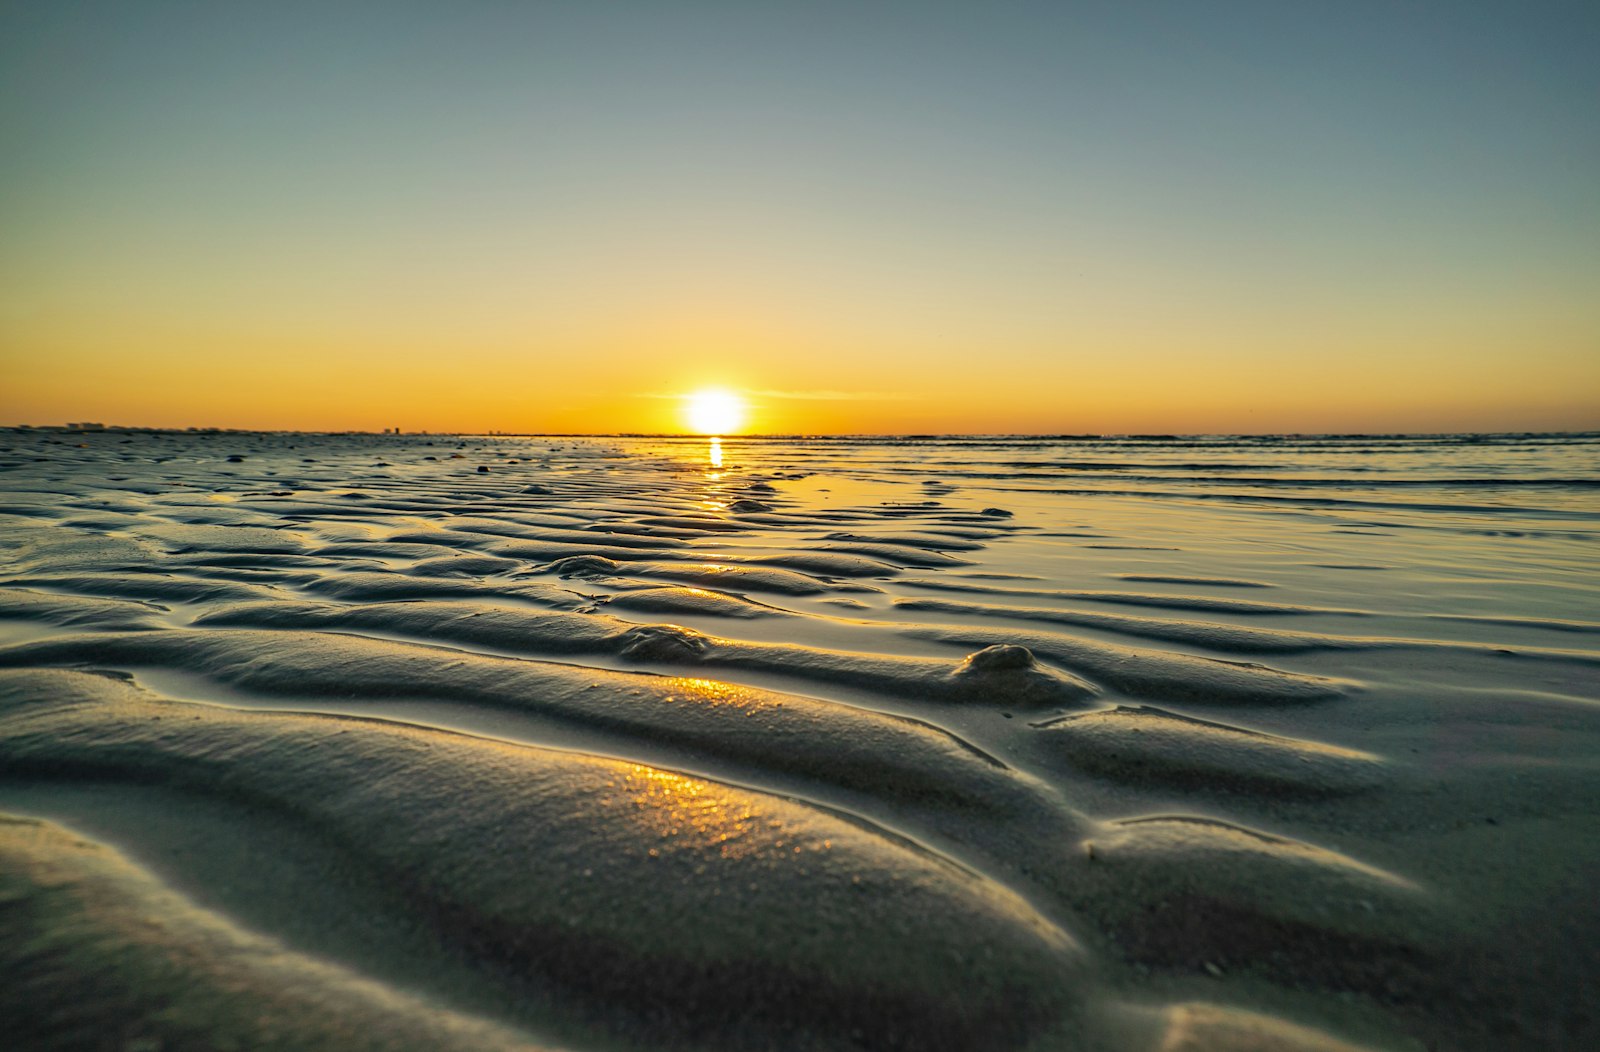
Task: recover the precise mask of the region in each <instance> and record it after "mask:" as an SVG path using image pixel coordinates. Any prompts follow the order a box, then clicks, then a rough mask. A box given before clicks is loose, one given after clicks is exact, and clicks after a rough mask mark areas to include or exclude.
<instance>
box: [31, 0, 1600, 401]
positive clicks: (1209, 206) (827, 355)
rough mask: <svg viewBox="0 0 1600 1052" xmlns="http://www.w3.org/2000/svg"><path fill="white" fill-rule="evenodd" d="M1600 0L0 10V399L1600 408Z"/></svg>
mask: <svg viewBox="0 0 1600 1052" xmlns="http://www.w3.org/2000/svg"><path fill="white" fill-rule="evenodd" d="M1597 55H1600V5H1597V4H1595V3H1593V0H1586V2H1581V3H1570V4H1553V3H1514V2H1510V0H1506V2H1499V3H1474V2H1470V0H1452V2H1441V3H1410V2H1404V0H1387V2H1382V3H1363V2H1356V0H1343V2H1326V3H1312V2H1298V0H1268V2H1261V3H1227V2H1219V3H1199V2H1192V0H1184V2H1171V3H1139V2H1107V3H1070V2H1067V0H1059V2H1055V3H1037V4H1020V3H983V4H977V3H967V4H948V5H946V4H938V3H926V2H925V3H877V4H872V3H862V2H853V3H837V4H834V3H761V2H748V0H747V2H743V3H736V2H727V3H687V2H680V3H673V2H670V0H657V2H651V3H637V4H627V3H603V2H597V0H591V2H583V3H570V4H567V3H545V4H535V3H467V2H463V3H452V4H448V5H447V4H418V5H411V4H406V3H401V2H388V3H381V4H372V5H363V4H358V3H348V2H346V3H318V4H300V3H270V4H267V3H257V4H245V3H223V2H205V3H162V2H156V0H141V2H139V3H122V2H117V3H111V2H103V3H72V2H67V0H53V2H50V3H17V2H0V373H3V378H0V423H18V422H23V423H35V424H40V423H56V422H61V421H64V420H85V419H94V420H103V421H106V422H119V423H128V424H148V425H190V424H194V425H214V426H223V427H272V428H332V429H342V428H372V429H375V428H380V427H389V426H400V427H404V428H406V429H420V428H426V429H430V430H458V429H459V430H485V429H500V430H533V431H599V432H607V431H617V430H627V431H659V430H675V429H679V428H680V427H681V426H682V419H681V416H682V414H681V408H682V407H681V404H680V402H679V401H678V400H676V399H674V398H672V397H663V396H670V395H674V394H677V393H681V392H686V391H691V390H694V389H696V388H699V387H703V386H709V385H716V386H722V387H728V388H734V389H738V390H742V391H745V392H749V394H748V395H747V398H748V400H749V402H750V403H751V404H752V406H753V416H752V420H751V424H752V428H753V429H754V430H758V431H771V432H786V431H819V432H840V431H844V432H850V431H886V432H897V431H983V432H993V431H1005V432H1084V431H1090V432H1121V431H1212V432H1215V431H1226V432H1234V431H1246V432H1248V431H1324V430H1337V431H1348V430H1477V429H1482V430H1499V429H1579V428H1600V61H1597V60H1596V56H1597Z"/></svg>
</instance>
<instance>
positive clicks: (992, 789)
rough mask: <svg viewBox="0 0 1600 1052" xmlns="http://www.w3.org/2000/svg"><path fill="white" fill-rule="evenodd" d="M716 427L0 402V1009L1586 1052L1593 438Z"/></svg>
mask: <svg viewBox="0 0 1600 1052" xmlns="http://www.w3.org/2000/svg"><path fill="white" fill-rule="evenodd" d="M720 452H721V454H722V456H723V458H724V460H723V463H722V465H721V466H719V467H713V466H712V465H711V464H710V463H709V462H708V461H707V450H706V447H705V445H704V443H703V442H691V441H687V440H685V441H670V440H653V439H584V440H578V439H552V438H510V437H502V438H459V437H437V436H436V437H425V436H371V435H347V436H315V435H298V434H221V433H204V432H199V433H153V432H118V431H106V432H95V433H83V434H73V433H64V432H45V431H32V432H29V431H9V432H3V433H0V484H3V487H4V494H3V498H4V499H3V501H0V503H3V508H0V525H3V532H0V980H3V981H0V1033H4V1034H5V1035H6V1037H7V1039H8V1041H9V1044H8V1045H7V1047H15V1048H18V1049H62V1050H66V1049H107V1050H113V1049H114V1050H117V1052H128V1050H157V1049H159V1050H163V1052H170V1050H175V1049H176V1050H189V1049H194V1050H201V1049H240V1050H245V1049H257V1048H260V1049H285V1050H289V1049H330V1050H332V1049H352V1050H361V1049H395V1050H400V1049H419V1050H420V1049H455V1048H461V1049H469V1048H470V1049H552V1050H554V1049H570V1050H596V1052H599V1050H611V1049H661V1050H679V1049H682V1050H688V1049H713V1050H743V1049H769V1048H770V1049H818V1050H832V1049H984V1050H991V1049H992V1050H1002V1049H1037V1050H1084V1052H1119V1050H1124V1049H1126V1050H1133V1052H1144V1050H1148V1052H1204V1050H1210V1052H1250V1050H1288V1052H1294V1050H1305V1052H1319V1050H1321V1052H1336V1050H1344V1052H1351V1050H1371V1052H1378V1050H1396V1052H1398V1050H1446V1049H1449V1050H1458V1049H1459V1050H1491V1049H1493V1050H1499V1049H1513V1048H1514V1049H1524V1048H1525V1049H1534V1048H1539V1049H1581V1048H1592V1047H1595V1046H1596V1044H1597V1043H1600V1021H1597V1019H1596V1011H1597V1010H1596V1007H1595V1006H1596V1003H1597V1001H1596V998H1595V996H1594V990H1595V977H1596V976H1597V975H1600V910H1597V909H1596V908H1595V907H1594V905H1593V898H1594V890H1593V878H1594V874H1595V873H1597V872H1600V573H1597V571H1600V558H1597V556H1596V542H1597V540H1600V501H1597V500H1596V493H1597V491H1600V487H1597V486H1596V485H1594V484H1593V483H1592V482H1586V481H1585V480H1586V479H1587V480H1592V479H1594V478H1596V477H1600V438H1596V437H1594V436H1571V437H1565V438H1541V437H1530V436H1522V437H1516V436H1502V437H1498V438H1489V439H1484V438H1477V439H1474V440H1472V441H1466V440H1460V439H1450V438H1434V439H1421V440H1412V439H1400V438H1385V439H1355V438H1342V439H1320V440H1277V441H1265V440H1237V441H1224V440H1181V439H1179V440H1172V439H1124V440H1105V441H1099V440H1066V439H1062V440H1019V439H993V440H978V439H966V440H953V439H949V440H946V439H927V440H920V441H913V440H902V441H886V440H848V441H847V440H833V441H826V440H809V441H802V440H768V441H757V440H724V442H723V443H722V445H721V446H720ZM481 468H482V469H487V470H480V469H481Z"/></svg>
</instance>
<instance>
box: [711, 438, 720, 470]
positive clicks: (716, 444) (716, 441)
mask: <svg viewBox="0 0 1600 1052" xmlns="http://www.w3.org/2000/svg"><path fill="white" fill-rule="evenodd" d="M708 459H710V461H711V466H712V467H714V468H720V467H722V439H720V438H717V437H716V436H715V435H713V436H712V437H711V450H710V453H709V454H708Z"/></svg>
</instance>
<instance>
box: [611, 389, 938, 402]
mask: <svg viewBox="0 0 1600 1052" xmlns="http://www.w3.org/2000/svg"><path fill="white" fill-rule="evenodd" d="M730 390H731V391H732V392H733V393H734V394H741V395H744V396H746V397H748V398H780V399H790V400H794V401H804V402H892V401H899V400H902V399H906V398H910V397H911V395H907V394H887V393H885V392H882V391H773V390H756V391H747V390H744V389H742V388H730ZM695 394H696V392H694V391H636V392H635V393H634V397H635V398H666V399H671V400H674V401H683V400H685V399H688V398H693V397H694V396H695Z"/></svg>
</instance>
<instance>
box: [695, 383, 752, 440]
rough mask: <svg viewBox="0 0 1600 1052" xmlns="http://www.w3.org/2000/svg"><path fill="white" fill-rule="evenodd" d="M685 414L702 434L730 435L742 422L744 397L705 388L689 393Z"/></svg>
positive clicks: (730, 392) (718, 389)
mask: <svg viewBox="0 0 1600 1052" xmlns="http://www.w3.org/2000/svg"><path fill="white" fill-rule="evenodd" d="M685 415H686V416H687V417H688V420H689V426H690V427H691V428H693V429H694V430H695V431H698V432H699V433H700V434H702V435H731V434H733V433H734V432H735V431H738V430H739V428H740V427H741V426H742V425H743V424H744V399H742V398H740V397H739V396H738V395H736V394H734V393H733V392H732V391H724V390H722V389H720V388H707V389H706V390H704V391H696V392H695V393H694V394H692V395H689V397H688V399H687V408H686V410H685Z"/></svg>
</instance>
